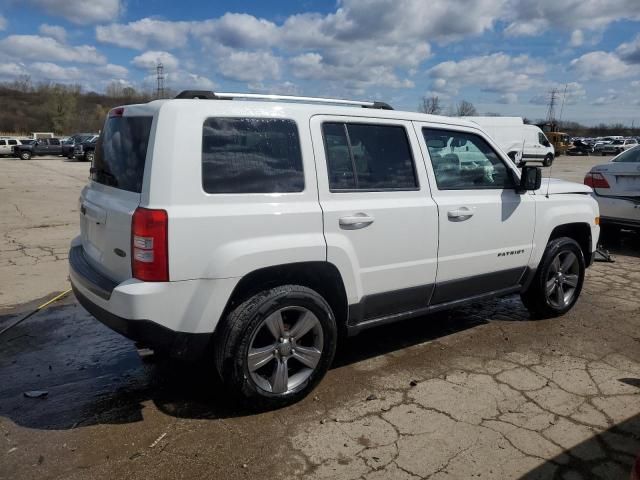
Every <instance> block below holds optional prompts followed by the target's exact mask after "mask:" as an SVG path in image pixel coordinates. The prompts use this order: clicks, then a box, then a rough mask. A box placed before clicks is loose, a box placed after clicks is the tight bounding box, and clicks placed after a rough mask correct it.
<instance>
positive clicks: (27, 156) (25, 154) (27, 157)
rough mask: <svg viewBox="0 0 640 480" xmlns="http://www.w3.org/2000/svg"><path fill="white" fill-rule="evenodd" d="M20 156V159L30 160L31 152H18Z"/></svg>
mask: <svg viewBox="0 0 640 480" xmlns="http://www.w3.org/2000/svg"><path fill="white" fill-rule="evenodd" d="M20 158H21V159H22V160H30V159H31V152H21V153H20Z"/></svg>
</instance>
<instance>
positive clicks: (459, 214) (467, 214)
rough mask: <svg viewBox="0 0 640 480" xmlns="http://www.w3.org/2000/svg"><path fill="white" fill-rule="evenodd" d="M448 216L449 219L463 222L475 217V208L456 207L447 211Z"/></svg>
mask: <svg viewBox="0 0 640 480" xmlns="http://www.w3.org/2000/svg"><path fill="white" fill-rule="evenodd" d="M447 217H449V220H451V221H454V222H462V221H464V220H468V219H470V218H471V217H473V210H471V209H470V208H469V207H460V208H455V209H453V210H449V211H448V212H447Z"/></svg>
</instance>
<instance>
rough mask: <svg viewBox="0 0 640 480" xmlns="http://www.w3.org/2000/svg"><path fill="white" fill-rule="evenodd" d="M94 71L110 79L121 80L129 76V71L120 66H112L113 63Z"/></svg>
mask: <svg viewBox="0 0 640 480" xmlns="http://www.w3.org/2000/svg"><path fill="white" fill-rule="evenodd" d="M95 71H96V72H97V73H99V74H101V75H108V76H110V77H111V78H120V79H121V78H124V77H126V76H128V75H129V70H127V69H126V68H125V67H123V66H122V65H114V64H113V63H108V64H106V65H102V66H100V67H97V68H96V69H95Z"/></svg>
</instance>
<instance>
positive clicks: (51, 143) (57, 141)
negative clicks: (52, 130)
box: [49, 138, 60, 145]
mask: <svg viewBox="0 0 640 480" xmlns="http://www.w3.org/2000/svg"><path fill="white" fill-rule="evenodd" d="M49 145H60V140H58V139H57V138H52V139H50V140H49Z"/></svg>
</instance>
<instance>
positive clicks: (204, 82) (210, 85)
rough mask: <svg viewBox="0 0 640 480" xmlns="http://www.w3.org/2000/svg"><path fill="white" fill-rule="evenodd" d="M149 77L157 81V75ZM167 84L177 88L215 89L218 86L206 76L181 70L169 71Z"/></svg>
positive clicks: (152, 80)
mask: <svg viewBox="0 0 640 480" xmlns="http://www.w3.org/2000/svg"><path fill="white" fill-rule="evenodd" d="M149 79H150V80H151V82H152V83H155V76H151V77H149ZM165 85H166V86H167V87H169V88H173V89H175V90H213V89H215V87H216V84H215V83H214V82H213V81H212V80H211V79H209V78H207V77H205V76H202V75H198V74H196V73H191V72H183V71H181V70H178V71H176V72H170V73H168V74H167V76H166V78H165Z"/></svg>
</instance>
